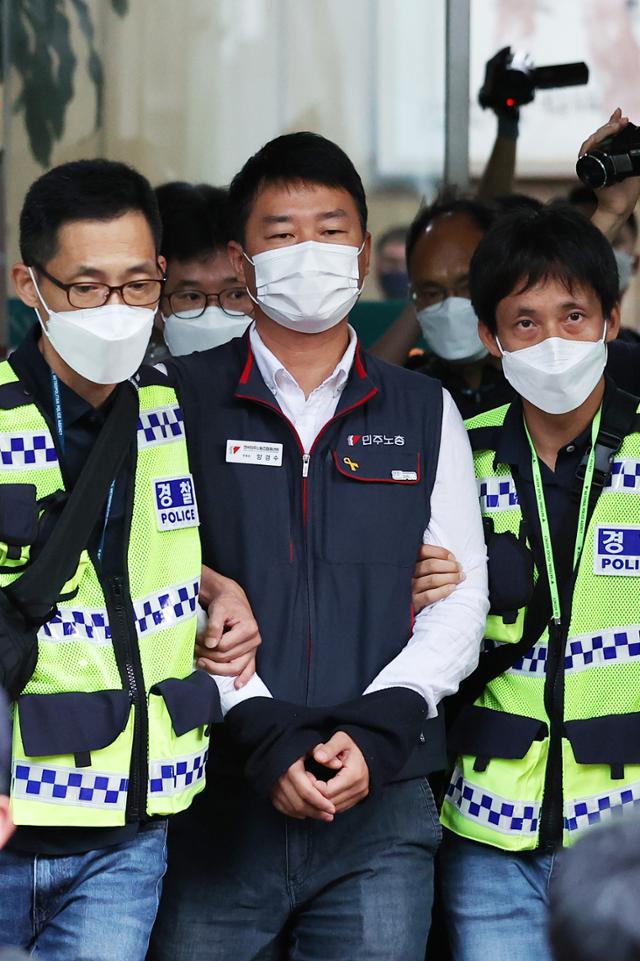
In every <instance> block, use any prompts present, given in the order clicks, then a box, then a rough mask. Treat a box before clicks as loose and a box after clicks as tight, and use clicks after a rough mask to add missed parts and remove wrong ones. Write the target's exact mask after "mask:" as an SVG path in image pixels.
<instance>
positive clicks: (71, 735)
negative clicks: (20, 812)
mask: <svg viewBox="0 0 640 961" xmlns="http://www.w3.org/2000/svg"><path fill="white" fill-rule="evenodd" d="M130 711H131V704H130V701H129V696H128V694H127V692H126V691H93V692H90V693H87V692H83V691H67V692H65V693H63V694H24V695H23V696H22V697H20V698H19V699H18V718H19V723H20V732H21V737H22V745H23V748H24V753H25V755H26V756H27V757H54V756H57V755H74V756H75V757H76V758H77V759H79V760H80V763H76V766H77V767H88V766H89V764H90V763H91V761H90V759H89V757H88V756H89V755H91V753H92V752H95V751H100V750H103V749H104V748H106V747H108V746H109V745H110V744H113V742H114V741H115V740H116V738H117V737H118V736H119V735H120V734H122V732H123V731H124V729H125V727H126V724H127V720H128V718H129V714H130ZM83 760H84V763H82V761H83Z"/></svg>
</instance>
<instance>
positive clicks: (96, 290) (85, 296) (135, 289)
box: [33, 264, 166, 309]
mask: <svg viewBox="0 0 640 961" xmlns="http://www.w3.org/2000/svg"><path fill="white" fill-rule="evenodd" d="M33 266H34V267H35V269H36V270H37V271H38V273H40V274H42V276H43V277H46V278H47V280H49V281H51V283H52V284H54V285H55V286H56V287H59V288H60V290H64V292H65V294H66V295H67V300H68V301H69V303H70V304H71V306H72V307H77V308H80V309H81V308H83V307H84V308H86V309H90V308H91V307H102V306H103V305H104V304H106V302H107V301H108V300H109V297H110V296H111V294H112V293H114V291H115V292H117V293H118V294H120V296H121V297H122V299H123V301H124V302H125V304H128V305H129V307H151V306H153V305H154V304H157V303H158V301H159V300H160V296H161V294H162V288H163V287H164V282H165V279H166V278H164V277H163V278H162V279H160V280H159V279H157V278H155V279H154V278H152V277H143V278H141V279H140V280H130V281H129V282H128V283H126V284H99V283H94V282H93V281H82V282H81V283H75V284H64V283H63V282H62V281H61V280H58V279H57V277H52V275H51V274H50V273H48V272H47V271H46V270H45V269H44V267H41V266H40V265H39V264H34V265H33Z"/></svg>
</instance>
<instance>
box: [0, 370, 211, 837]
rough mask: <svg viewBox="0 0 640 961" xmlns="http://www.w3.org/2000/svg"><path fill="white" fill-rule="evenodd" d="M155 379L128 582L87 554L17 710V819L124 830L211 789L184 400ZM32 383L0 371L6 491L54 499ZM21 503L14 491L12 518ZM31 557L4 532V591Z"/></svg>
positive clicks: (143, 391)
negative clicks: (25, 490)
mask: <svg viewBox="0 0 640 961" xmlns="http://www.w3.org/2000/svg"><path fill="white" fill-rule="evenodd" d="M148 380H149V381H150V383H149V384H148V385H147V386H144V379H143V381H142V382H141V384H140V385H139V389H138V397H139V420H138V426H137V453H136V467H135V479H134V480H132V482H131V492H130V495H129V497H128V499H127V512H128V513H127V515H126V518H125V525H127V524H128V522H129V517H130V528H129V529H128V537H127V535H125V536H126V537H127V541H128V548H127V563H126V569H125V575H124V577H123V578H107V577H103V576H101V575H100V574H99V572H98V567H99V565H98V562H97V559H96V558H95V556H93V555H92V556H90V555H89V553H88V552H87V551H84V552H83V554H82V557H81V558H80V562H79V565H78V568H77V571H76V573H75V575H74V577H73V578H72V579H71V581H69V582H68V583H67V584H66V585H65V587H64V588H63V591H62V594H61V597H60V600H59V603H58V605H57V610H56V612H55V614H54V615H53V616H52V617H51V619H50V620H49V621H48V622H47V623H45V624H44V625H43V626H42V628H41V629H40V630H39V632H38V662H37V667H36V670H35V673H34V674H33V676H32V677H31V679H30V681H29V682H28V684H27V686H26V687H25V689H24V691H23V692H22V694H21V696H20V697H19V698H18V701H17V702H16V705H15V707H14V740H13V764H12V784H11V808H12V814H13V818H14V821H15V822H16V824H22V825H52V826H53V825H59V826H70V827H75V826H94V827H111V826H118V825H123V824H125V823H127V822H128V821H133V820H137V819H139V818H140V817H143V816H144V815H145V814H147V815H166V814H172V813H174V812H177V811H180V810H182V809H184V808H185V807H187V806H188V805H189V804H190V802H191V800H192V798H193V797H194V795H195V794H196V793H198V792H199V791H200V790H201V789H202V788H203V787H204V768H205V762H206V758H207V752H208V725H209V723H210V721H211V720H212V719H213V714H214V713H215V707H216V702H217V692H213V691H212V689H213V688H214V687H215V685H214V683H213V682H212V681H211V679H210V678H208V677H207V676H206V675H205V674H203V673H202V672H194V671H193V646H194V638H195V632H196V607H197V598H198V590H199V581H200V564H201V557H200V543H199V536H198V529H197V506H196V504H195V496H194V491H193V484H192V481H191V477H190V474H189V462H188V458H187V448H186V444H185V436H184V427H183V422H182V414H181V411H180V408H179V406H178V403H177V400H176V396H175V393H174V391H173V390H172V389H170V388H169V387H168V386H166V385H164V384H163V383H162V382H161V381H160V379H159V378H155V377H154V376H153V375H152V376H150V377H148ZM154 380H155V381H157V382H156V383H153V381H154ZM19 386H20V383H19V381H18V378H17V377H16V375H15V373H14V371H13V370H12V368H11V366H10V365H9V364H8V363H7V362H3V363H0V484H2V485H15V484H18V485H25V484H31V485H35V488H36V497H37V499H38V501H40V500H42V499H43V498H46V497H47V496H48V495H51V494H53V493H54V492H56V491H61V490H64V482H63V478H62V474H61V470H60V463H59V459H58V449H57V446H56V443H55V442H54V439H53V436H52V432H51V430H50V429H49V426H48V424H47V422H46V420H45V418H44V417H43V415H42V413H41V411H40V410H39V408H38V407H37V406H36V405H35V403H33V400H32V398H31V397H30V396H29V395H28V394H27V392H26V391H24V392H23V401H22V402H20V399H19V397H18V401H17V402H16V394H17V391H16V387H19ZM132 444H133V438H132ZM11 496H12V491H11V489H9V488H7V490H6V491H5V492H4V493H3V491H2V489H1V488H0V503H1V504H2V506H3V510H9V511H10V510H11ZM176 505H181V506H176ZM125 529H127V527H126V526H125ZM127 541H125V543H126V542H127ZM28 560H29V545H23V546H21V547H18V548H16V547H15V545H14V546H11V545H9V544H7V543H2V530H1V527H0V587H2V586H5V585H7V584H9V583H11V581H12V580H14V579H15V578H16V576H18V575H19V573H20V571H21V570H22V569H23V568H24V566H25V565H26V564H27V563H28Z"/></svg>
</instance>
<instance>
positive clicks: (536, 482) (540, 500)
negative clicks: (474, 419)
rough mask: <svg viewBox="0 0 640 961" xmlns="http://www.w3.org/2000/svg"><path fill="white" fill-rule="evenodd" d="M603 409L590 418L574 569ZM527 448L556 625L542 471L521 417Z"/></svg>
mask: <svg viewBox="0 0 640 961" xmlns="http://www.w3.org/2000/svg"><path fill="white" fill-rule="evenodd" d="M601 417H602V408H600V410H599V411H598V413H597V414H596V416H595V417H594V418H593V423H592V425H591V450H590V451H589V458H588V460H587V469H586V471H585V475H584V481H583V484H582V494H581V495H580V512H579V514H578V529H577V531H576V543H575V547H574V549H573V570H574V571H575V569H576V567H577V566H578V561H579V560H580V555H581V553H582V548H583V546H584V539H585V536H586V533H587V515H588V513H589V495H590V493H591V482H592V480H593V470H594V466H595V460H596V440H597V437H598V431H599V430H600V419H601ZM523 423H524V429H525V433H526V435H527V440H528V441H529V447H530V448H531V470H532V472H533V486H534V490H535V492H536V504H537V506H538V517H539V518H540V531H541V534H542V546H543V549H544V560H545V565H546V568H547V577H548V578H549V590H550V592H551V612H552V615H553V620H554V622H555V623H556V624H560V622H561V620H562V609H561V607H560V592H559V591H558V579H557V577H556V565H555V563H554V560H553V544H552V542H551V531H550V530H549V515H548V514H547V504H546V501H545V498H544V486H543V484H542V474H541V473H540V462H539V460H538V454H537V452H536V449H535V447H534V446H533V441H532V440H531V434H530V433H529V428H528V427H527V422H526V421H524V420H523Z"/></svg>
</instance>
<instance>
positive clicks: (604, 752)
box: [564, 713, 640, 780]
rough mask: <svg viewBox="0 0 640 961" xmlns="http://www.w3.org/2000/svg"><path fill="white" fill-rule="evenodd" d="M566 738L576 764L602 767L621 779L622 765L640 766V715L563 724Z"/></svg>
mask: <svg viewBox="0 0 640 961" xmlns="http://www.w3.org/2000/svg"><path fill="white" fill-rule="evenodd" d="M564 729H565V735H566V737H567V740H568V741H569V743H570V744H571V749H572V751H573V756H574V758H575V761H576V763H577V764H602V765H607V766H608V767H609V768H610V769H611V778H612V779H613V780H621V779H622V778H623V777H624V768H625V765H631V764H640V714H638V713H636V714H607V715H605V716H604V717H590V718H586V719H585V720H581V721H566V722H565V725H564Z"/></svg>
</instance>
